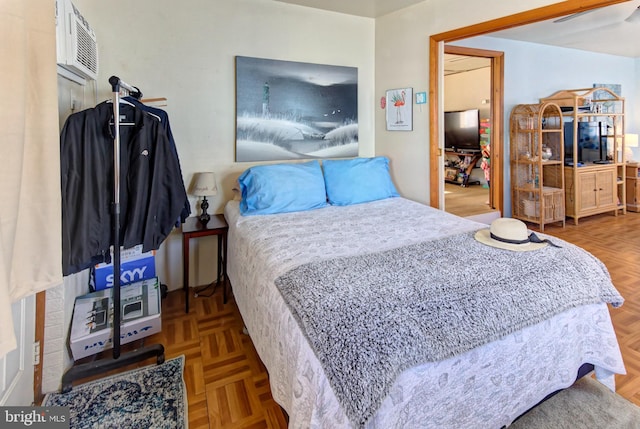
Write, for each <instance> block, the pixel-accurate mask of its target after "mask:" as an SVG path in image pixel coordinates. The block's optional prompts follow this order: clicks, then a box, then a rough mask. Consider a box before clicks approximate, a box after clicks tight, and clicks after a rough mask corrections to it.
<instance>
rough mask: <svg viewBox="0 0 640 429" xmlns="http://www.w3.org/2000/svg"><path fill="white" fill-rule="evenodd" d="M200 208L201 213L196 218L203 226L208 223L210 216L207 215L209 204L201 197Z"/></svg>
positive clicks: (205, 198)
mask: <svg viewBox="0 0 640 429" xmlns="http://www.w3.org/2000/svg"><path fill="white" fill-rule="evenodd" d="M200 208H201V209H202V213H201V214H200V216H198V220H199V221H200V223H201V224H202V225H204V226H206V225H207V223H209V220H210V219H211V216H210V215H209V213H207V209H208V208H209V202H208V201H207V197H202V204H200Z"/></svg>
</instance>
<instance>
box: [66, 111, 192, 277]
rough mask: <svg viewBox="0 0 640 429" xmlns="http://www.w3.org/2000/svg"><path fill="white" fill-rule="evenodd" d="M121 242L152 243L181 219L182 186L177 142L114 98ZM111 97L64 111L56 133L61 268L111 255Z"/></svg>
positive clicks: (70, 269) (145, 115)
mask: <svg viewBox="0 0 640 429" xmlns="http://www.w3.org/2000/svg"><path fill="white" fill-rule="evenodd" d="M120 121H121V123H122V124H127V125H121V126H120V144H121V160H120V165H121V171H120V182H121V186H120V217H119V218H120V225H121V228H120V241H119V242H120V243H121V244H122V245H123V246H124V247H125V248H130V247H133V246H135V245H138V244H142V246H143V252H147V251H149V250H155V249H158V248H159V247H160V244H161V243H162V242H163V241H164V239H165V238H166V237H167V236H168V235H169V233H170V232H171V230H172V229H173V227H174V225H175V223H176V219H179V217H180V215H181V213H182V211H183V210H184V204H185V201H186V199H187V194H186V191H185V188H184V183H183V180H182V173H181V169H180V163H179V160H178V157H177V151H176V150H175V147H173V146H172V145H171V143H170V142H169V138H168V136H167V133H166V132H165V131H164V129H163V128H162V125H161V123H160V121H158V120H157V119H156V118H153V117H152V116H151V115H149V114H148V113H145V112H144V111H143V110H141V109H140V108H138V107H136V106H133V105H131V104H126V103H121V104H120ZM113 139H114V128H113V105H112V104H111V103H109V102H103V103H100V104H98V105H97V106H96V107H94V108H90V109H86V110H83V111H81V112H78V113H74V114H73V115H71V116H69V118H68V119H67V121H66V122H65V124H64V127H63V129H62V132H61V135H60V164H61V186H62V270H63V274H64V275H69V274H72V273H75V272H78V271H81V270H83V269H85V268H88V267H91V266H92V265H95V264H96V263H99V262H110V252H109V246H110V245H111V243H113V237H112V235H113V220H112V219H113V218H112V213H111V209H112V202H113V189H114V183H113Z"/></svg>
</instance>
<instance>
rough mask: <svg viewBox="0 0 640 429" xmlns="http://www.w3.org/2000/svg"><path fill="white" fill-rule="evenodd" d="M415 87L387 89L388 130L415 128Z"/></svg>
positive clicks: (409, 129)
mask: <svg viewBox="0 0 640 429" xmlns="http://www.w3.org/2000/svg"><path fill="white" fill-rule="evenodd" d="M412 101H413V88H400V89H390V90H388V91H387V106H386V108H387V115H386V116H387V131H411V130H413V102H412Z"/></svg>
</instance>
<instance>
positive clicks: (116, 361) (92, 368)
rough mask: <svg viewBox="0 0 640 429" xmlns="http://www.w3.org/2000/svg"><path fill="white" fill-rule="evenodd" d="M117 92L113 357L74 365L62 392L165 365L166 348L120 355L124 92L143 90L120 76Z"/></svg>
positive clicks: (113, 86) (64, 378) (114, 81)
mask: <svg viewBox="0 0 640 429" xmlns="http://www.w3.org/2000/svg"><path fill="white" fill-rule="evenodd" d="M109 83H110V84H111V90H112V92H113V118H114V121H113V123H114V139H113V273H114V276H113V349H112V351H113V358H112V359H108V358H105V359H101V360H98V361H93V362H88V363H84V364H80V365H75V366H72V367H71V368H70V369H69V370H68V371H67V372H65V373H64V375H63V376H62V389H61V390H62V392H63V393H64V392H68V391H70V390H71V388H72V382H73V381H74V380H78V379H81V378H85V377H88V376H90V375H95V374H98V373H103V372H107V371H111V370H113V369H116V368H120V367H122V366H126V365H130V364H132V363H135V362H140V361H143V360H146V359H148V358H151V357H154V356H155V357H156V361H157V363H158V364H161V363H163V362H164V346H163V345H162V344H153V345H150V346H145V347H142V348H139V349H135V350H132V351H130V352H127V353H125V354H123V355H121V354H120V321H121V317H120V316H121V315H120V91H121V90H122V89H124V90H126V91H127V92H128V93H130V94H140V95H142V93H141V91H140V90H139V89H138V88H136V87H134V86H131V85H129V84H128V83H126V82H124V81H122V80H121V79H120V78H119V77H117V76H111V77H110V78H109Z"/></svg>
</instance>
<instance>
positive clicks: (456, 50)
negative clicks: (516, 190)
mask: <svg viewBox="0 0 640 429" xmlns="http://www.w3.org/2000/svg"><path fill="white" fill-rule="evenodd" d="M444 53H445V54H456V55H466V56H469V57H482V58H488V59H489V60H490V61H491V76H490V80H491V83H490V97H491V99H490V101H491V105H490V106H491V107H490V108H489V112H490V113H489V120H490V124H491V132H490V137H489V139H490V140H489V141H490V154H491V158H490V159H491V161H490V165H491V169H490V170H489V177H490V186H489V202H490V206H491V208H492V209H498V210H500V213H502V212H503V210H502V206H503V188H504V186H503V183H504V180H503V178H502V171H503V170H502V169H503V163H502V159H503V157H502V148H503V144H504V138H503V136H502V129H503V126H502V120H503V115H502V112H503V110H504V96H503V87H504V52H500V51H490V50H486V49H476V48H465V47H462V46H453V45H444ZM442 88H443V90H445V91H446V89H445V88H444V85H443V86H442ZM439 147H440V146H439ZM440 160H441V161H442V162H444V159H443V158H442V157H440ZM438 170H440V165H438ZM436 183H437V184H438V187H439V189H442V188H441V184H442V183H443V181H442V180H440V181H438V182H436ZM494 184H495V185H494ZM441 208H444V209H445V210H446V205H445V207H441Z"/></svg>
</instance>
